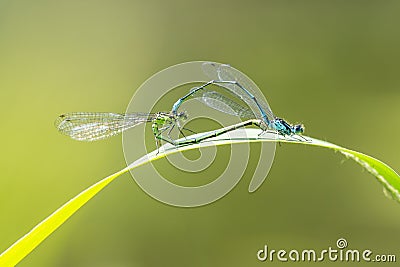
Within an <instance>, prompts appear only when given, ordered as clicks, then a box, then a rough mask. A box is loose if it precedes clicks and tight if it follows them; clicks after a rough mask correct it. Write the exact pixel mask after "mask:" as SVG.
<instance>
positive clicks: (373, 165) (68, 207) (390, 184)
mask: <svg viewBox="0 0 400 267" xmlns="http://www.w3.org/2000/svg"><path fill="white" fill-rule="evenodd" d="M259 133H260V130H259V129H241V130H237V131H234V132H231V133H230V134H229V136H228V135H227V134H224V135H221V136H218V137H215V138H212V139H209V140H206V141H204V142H202V143H200V144H192V145H188V146H181V147H177V148H176V147H173V146H171V145H170V144H166V145H164V146H163V147H161V148H160V153H158V154H157V153H156V151H153V152H151V153H149V154H147V155H145V156H143V157H142V158H140V159H138V160H137V161H135V162H133V163H131V164H130V165H129V166H127V167H126V168H124V169H122V170H120V171H118V172H116V173H114V174H112V175H110V176H108V177H106V178H104V179H102V180H101V181H99V182H97V183H96V184H94V185H92V186H91V187H89V188H87V189H86V190H84V191H83V192H81V193H80V194H78V195H77V196H76V197H74V198H72V199H71V200H70V201H68V202H67V203H66V204H64V205H63V206H62V207H60V208H59V209H57V210H56V211H55V212H53V213H52V214H51V215H50V216H49V217H47V218H46V219H44V220H43V221H42V222H40V223H39V224H38V225H37V226H36V227H34V228H33V229H32V230H31V231H30V232H28V233H27V234H26V235H24V236H23V237H21V238H20V239H19V240H18V241H16V242H15V243H14V244H13V245H12V246H11V247H9V248H8V249H7V250H6V251H4V252H3V253H2V254H1V255H0V266H15V265H16V264H17V263H18V262H20V261H21V260H22V259H23V258H24V257H26V256H27V255H28V254H29V253H30V252H31V251H32V250H34V249H35V248H36V247H37V246H38V245H39V244H40V243H41V242H42V241H43V240H44V239H46V237H48V236H49V235H50V234H52V233H53V232H54V231H55V230H56V229H57V228H58V227H60V226H61V225H62V224H63V223H64V222H65V221H66V220H67V219H68V218H69V217H71V216H72V215H73V214H74V213H75V212H76V211H77V210H79V209H80V208H81V207H82V206H83V205H85V204H86V202H88V201H89V200H90V199H91V198H92V197H94V196H95V195H96V194H97V193H99V192H100V191H101V190H102V189H103V188H105V187H106V186H107V185H108V184H109V183H111V182H112V181H113V180H114V179H115V178H117V177H119V176H120V175H122V174H124V173H126V172H128V171H129V170H131V169H133V168H136V167H139V166H141V165H143V164H146V163H148V162H151V161H154V160H157V159H160V158H163V157H165V156H167V155H169V154H173V153H177V152H181V151H185V150H190V149H196V148H199V147H208V146H215V145H228V144H235V143H246V142H282V143H297V144H305V145H313V146H318V147H325V148H330V149H333V150H335V151H339V152H341V153H342V154H344V155H345V156H346V157H348V158H351V159H353V160H355V161H356V162H357V163H358V164H360V165H361V166H362V167H363V168H365V169H366V170H367V171H368V172H369V173H371V174H372V175H374V176H375V177H376V178H377V180H378V181H379V182H380V183H381V184H382V185H383V187H384V189H385V190H386V192H387V193H388V194H389V195H390V196H391V197H392V198H393V199H395V200H397V201H399V202H400V193H399V192H400V176H399V175H398V174H397V173H396V172H395V171H394V170H393V169H391V168H390V167H389V166H388V165H386V164H385V163H383V162H381V161H379V160H377V159H375V158H373V157H371V156H368V155H365V154H362V153H360V152H357V151H353V150H350V149H347V148H343V147H340V146H337V145H334V144H331V143H328V142H325V141H321V140H318V139H314V138H310V137H306V138H307V139H308V140H309V142H301V141H299V140H295V139H292V138H290V137H282V136H279V139H278V140H276V139H273V138H270V137H263V136H258V134H259ZM202 134H204V133H201V134H200V135H202ZM188 138H189V139H190V138H191V137H188Z"/></svg>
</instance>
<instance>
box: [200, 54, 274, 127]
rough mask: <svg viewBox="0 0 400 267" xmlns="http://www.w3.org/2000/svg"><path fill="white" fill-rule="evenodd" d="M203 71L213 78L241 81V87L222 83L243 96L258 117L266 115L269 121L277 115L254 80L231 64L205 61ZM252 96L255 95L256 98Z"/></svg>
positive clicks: (216, 79)
mask: <svg viewBox="0 0 400 267" xmlns="http://www.w3.org/2000/svg"><path fill="white" fill-rule="evenodd" d="M203 71H204V73H205V74H206V75H207V76H208V77H210V78H211V79H212V80H215V81H223V82H224V81H225V82H226V81H229V82H237V83H239V84H240V85H241V87H240V86H238V85H237V84H229V83H223V84H221V85H222V86H223V87H225V88H227V89H229V90H230V91H231V92H233V93H234V94H235V95H236V96H237V97H239V98H241V99H242V100H243V101H244V102H245V103H246V104H247V105H248V106H249V107H250V108H251V109H252V110H253V112H254V115H255V117H256V118H264V117H266V118H267V119H268V120H269V121H272V120H274V118H275V116H274V114H273V113H272V111H271V108H270V107H269V105H268V103H267V100H266V99H265V97H264V95H262V94H261V92H259V90H258V88H257V86H256V85H255V84H254V82H253V81H252V80H251V79H250V78H248V77H247V76H246V75H244V74H243V73H241V72H240V71H238V70H236V69H234V68H232V67H231V66H229V65H226V64H219V63H215V62H205V63H203ZM251 96H254V99H253V98H252V97H251Z"/></svg>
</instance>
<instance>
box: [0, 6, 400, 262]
mask: <svg viewBox="0 0 400 267" xmlns="http://www.w3.org/2000/svg"><path fill="white" fill-rule="evenodd" d="M399 11H400V2H399V1H246V2H245V1H240V2H239V1H196V2H188V1H122V0H121V1H119V0H117V1H93V0H89V1H48V0H47V1H45V0H43V1H40V0H39V1H22V0H21V1H0V100H1V105H0V114H1V115H0V116H1V138H0V147H1V151H2V153H1V156H0V166H1V178H0V213H1V220H0V251H3V250H5V249H6V248H7V247H9V246H10V245H11V244H12V243H13V242H15V241H16V240H17V239H18V238H20V237H21V236H22V235H24V234H25V233H26V232H27V231H29V230H30V229H31V228H32V227H34V226H35V225H36V224H37V223H39V222H40V221H41V220H42V219H44V218H45V217H46V216H48V215H49V214H50V213H51V212H53V211H54V210H56V209H57V208H58V207H60V206H61V205H62V204H63V203H65V202H66V201H67V200H69V199H70V198H72V197H73V196H75V195H76V194H77V193H79V192H80V191H82V190H83V189H85V188H86V187H88V186H90V185H92V184H93V183H95V182H96V181H98V180H100V179H101V178H103V177H105V176H107V175H108V174H111V173H113V172H115V171H117V170H119V169H121V168H123V167H124V166H125V161H124V157H123V153H122V148H121V138H120V137H115V138H112V139H109V140H104V141H102V142H96V143H80V142H76V141H73V140H70V139H68V138H66V137H65V136H62V135H60V134H58V133H57V131H56V129H55V128H54V126H53V121H54V120H55V118H56V117H57V116H58V115H59V114H61V113H64V112H71V111H114V112H123V111H124V110H125V108H126V106H127V104H128V102H129V100H130V98H131V96H132V95H133V93H134V91H135V90H136V88H138V87H139V86H140V84H141V83H142V82H144V81H145V80H146V79H147V78H148V77H150V76H151V75H152V74H154V73H155V72H157V71H159V70H162V69H163V68H165V67H168V66H170V65H173V64H177V63H181V62H185V61H192V60H213V61H218V62H224V63H229V64H231V65H233V66H234V67H236V68H238V69H240V70H242V71H244V72H245V73H246V74H247V75H249V76H250V77H251V78H252V79H253V80H254V81H255V82H256V83H257V84H258V85H259V86H260V88H261V89H262V90H263V92H264V94H265V95H266V97H267V99H268V101H269V103H270V105H271V107H272V109H273V111H274V113H275V114H278V115H281V116H284V117H285V118H287V119H288V120H289V121H292V122H295V121H301V122H303V123H304V124H305V125H306V133H307V134H309V135H311V136H313V137H317V138H320V139H323V140H328V141H331V142H333V143H336V144H339V145H343V146H345V147H348V148H351V149H355V150H358V151H361V152H365V153H367V154H369V155H372V156H375V157H377V158H379V159H381V160H382V161H384V162H386V163H388V164H389V165H390V166H392V167H393V168H394V169H395V170H397V171H399V170H400V169H399V166H400V165H399V163H400V162H399V156H398V148H399V144H400V141H399V139H398V138H397V135H398V132H399V131H400V124H399V119H398V118H399V115H400V106H399V103H400V75H399V69H400V49H399V47H400V31H399V26H400V16H399V15H398V14H399ZM190 178H191V177H190V176H189V175H188V176H187V179H190ZM250 178H251V170H247V171H246V175H245V176H244V177H243V179H242V180H241V182H240V183H239V185H238V186H237V187H236V188H235V189H234V190H233V191H232V192H231V193H229V194H228V195H227V196H226V197H224V198H223V199H221V200H219V201H217V202H215V203H213V204H212V205H208V206H205V207H200V208H190V209H184V208H176V207H171V206H167V205H165V204H162V203H160V202H157V201H156V200H154V199H152V198H151V197H149V196H148V195H146V194H145V193H144V192H143V191H142V190H141V189H140V188H139V187H138V186H137V185H136V184H135V182H134V181H133V180H132V178H131V177H130V176H129V175H128V174H126V175H124V176H122V177H120V178H119V179H117V180H116V181H115V182H113V183H112V184H111V185H110V186H109V187H107V188H106V189H105V190H104V191H103V192H101V193H100V194H99V195H98V196H96V197H95V198H94V199H92V200H91V201H90V202H89V203H88V204H87V205H86V206H84V207H83V208H82V209H81V210H80V211H79V212H77V214H75V215H74V216H73V217H72V218H71V219H70V220H68V221H67V222H66V223H65V224H64V225H63V226H62V227H61V228H60V229H59V230H58V231H56V232H55V233H54V234H53V235H51V236H50V237H49V238H48V239H47V240H46V241H45V242H44V243H43V244H41V245H40V246H39V247H38V248H37V249H36V250H35V251H34V252H33V253H31V254H30V255H29V256H28V257H27V258H26V259H24V260H23V261H22V262H21V264H20V266H262V265H269V266H271V265H275V264H279V263H277V262H272V263H271V262H265V263H261V262H258V261H257V259H256V252H257V251H258V250H259V249H261V248H262V247H263V246H264V245H265V244H267V245H268V246H269V247H270V248H273V249H286V250H290V249H299V250H301V249H307V248H314V249H317V250H318V249H325V248H327V247H329V246H332V247H334V246H335V242H336V240H337V239H338V238H340V237H344V238H346V239H347V241H348V242H349V247H350V248H355V249H356V248H358V249H371V250H372V251H374V252H375V253H382V254H385V253H386V254H388V253H391V254H397V257H399V256H400V254H399V242H398V238H399V236H400V227H399V223H400V212H399V211H400V206H399V204H398V203H396V202H394V201H391V200H389V199H387V198H386V197H385V196H384V195H383V193H382V188H381V186H380V185H379V184H378V183H377V181H376V180H375V178H374V177H373V176H371V175H370V174H368V173H366V172H365V171H363V170H362V169H361V168H360V167H359V166H358V165H356V164H355V163H353V162H352V161H348V160H343V157H342V156H341V155H339V154H335V153H333V152H332V151H328V150H324V149H318V148H313V147H305V146H298V145H282V146H281V147H279V146H278V147H277V153H276V157H275V162H274V165H273V167H272V169H271V171H270V173H269V176H268V179H267V180H266V182H265V183H264V184H263V186H262V187H261V188H260V189H259V190H258V191H257V192H256V193H254V194H249V193H248V192H247V187H248V183H249V181H250ZM303 264H304V263H297V265H296V266H302V265H303ZM325 264H326V265H334V264H336V265H337V264H340V263H332V262H325ZM304 265H305V264H304ZM360 265H361V264H360ZM368 265H369V266H372V265H373V264H368Z"/></svg>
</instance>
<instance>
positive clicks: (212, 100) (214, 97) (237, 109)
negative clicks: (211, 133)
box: [195, 90, 254, 119]
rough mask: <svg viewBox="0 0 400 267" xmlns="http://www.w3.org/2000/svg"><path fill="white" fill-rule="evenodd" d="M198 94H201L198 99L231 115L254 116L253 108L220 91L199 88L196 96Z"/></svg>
mask: <svg viewBox="0 0 400 267" xmlns="http://www.w3.org/2000/svg"><path fill="white" fill-rule="evenodd" d="M197 95H200V97H198V98H196V99H198V100H199V101H200V102H202V103H204V104H205V105H207V106H209V107H211V108H213V109H216V110H218V111H221V112H224V113H226V114H229V115H234V116H239V117H241V118H243V119H251V118H254V114H253V112H252V110H251V109H249V108H248V107H244V106H242V105H241V104H239V103H237V102H235V101H233V100H232V99H230V98H228V97H226V96H224V95H222V94H220V93H218V92H215V91H207V90H199V91H197V92H196V94H195V96H197Z"/></svg>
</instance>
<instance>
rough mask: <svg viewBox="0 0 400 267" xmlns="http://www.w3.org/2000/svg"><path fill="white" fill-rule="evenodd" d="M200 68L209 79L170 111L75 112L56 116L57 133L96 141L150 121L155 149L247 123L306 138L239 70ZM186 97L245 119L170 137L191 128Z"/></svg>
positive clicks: (209, 65) (207, 65) (209, 64)
mask: <svg viewBox="0 0 400 267" xmlns="http://www.w3.org/2000/svg"><path fill="white" fill-rule="evenodd" d="M202 69H203V72H204V73H205V74H206V75H207V77H209V78H210V81H209V82H207V83H205V84H203V85H201V86H199V87H194V88H192V89H191V90H190V92H189V93H187V94H186V95H184V96H183V97H181V98H179V99H178V100H177V101H176V102H175V103H174V105H173V106H172V109H171V111H170V112H157V113H128V114H119V113H102V112H75V113H67V114H63V115H61V116H59V117H58V119H57V120H56V122H55V126H56V127H57V129H58V131H59V132H61V133H63V134H65V135H67V136H69V137H71V138H73V139H75V140H79V141H96V140H100V139H105V138H108V137H111V136H114V135H116V134H118V133H121V132H123V131H126V130H128V129H130V128H132V127H134V126H136V125H139V124H142V123H147V122H151V124H152V131H153V134H154V137H155V140H156V145H157V148H159V145H160V141H165V142H168V143H171V144H172V145H175V146H179V145H186V144H192V143H199V142H201V141H204V140H207V139H209V138H212V137H216V136H218V135H221V134H224V133H227V132H230V131H233V130H236V129H239V128H242V127H246V126H250V125H253V126H256V127H258V128H260V129H261V130H262V132H265V131H274V132H276V133H277V134H279V135H282V136H291V137H294V138H295V137H296V136H298V137H299V138H295V139H297V140H300V141H301V140H306V139H305V138H304V137H302V136H301V134H302V133H303V132H304V127H303V125H301V124H298V125H291V124H289V123H288V122H286V121H285V120H284V119H281V118H278V117H275V116H274V114H273V113H272V111H271V109H270V107H269V105H268V104H267V103H266V101H264V100H263V97H262V96H261V95H260V94H259V93H258V91H257V90H256V88H255V85H254V83H252V81H251V80H250V79H249V78H248V77H247V76H245V75H244V74H243V73H241V72H240V71H238V70H236V69H234V68H232V67H230V66H229V65H226V64H219V63H214V62H205V63H203V65H202ZM212 85H216V86H219V87H221V88H223V89H225V91H227V92H228V94H229V95H230V96H231V97H227V96H225V95H223V94H221V93H219V92H217V91H213V90H211V89H210V88H211V86H212ZM189 98H196V99H199V100H200V101H201V102H202V103H204V104H205V105H207V106H208V107H211V108H213V109H215V110H218V111H221V112H224V113H227V114H230V115H235V116H238V117H240V118H242V119H246V121H243V122H241V123H238V124H234V125H231V126H228V127H225V128H222V129H219V130H215V131H211V132H208V133H206V134H204V135H200V136H198V137H196V138H185V139H179V140H174V139H173V138H171V136H170V133H171V131H172V130H173V129H174V128H175V127H176V128H177V129H178V130H179V132H180V133H181V134H182V135H183V136H185V135H184V134H183V132H182V130H188V131H191V130H189V129H186V128H184V127H182V126H181V123H183V121H185V120H186V119H187V115H186V113H185V112H181V111H178V109H179V107H180V106H181V104H182V103H184V102H185V101H186V100H187V99H189ZM191 132H193V131H191ZM193 133H194V132H193Z"/></svg>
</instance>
